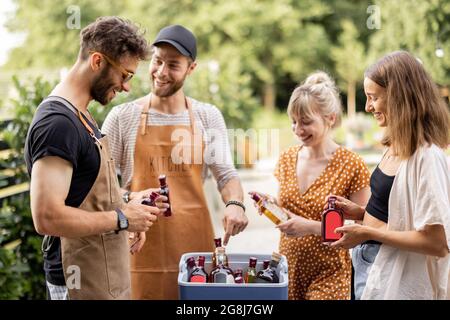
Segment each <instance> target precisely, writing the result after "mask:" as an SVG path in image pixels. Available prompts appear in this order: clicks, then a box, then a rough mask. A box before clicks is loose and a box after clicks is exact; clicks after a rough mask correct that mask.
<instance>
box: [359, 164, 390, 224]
mask: <svg viewBox="0 0 450 320" xmlns="http://www.w3.org/2000/svg"><path fill="white" fill-rule="evenodd" d="M394 178H395V176H388V175H387V174H385V173H383V171H381V169H380V168H379V167H378V166H377V167H376V168H375V170H374V172H373V173H372V176H371V177H370V191H371V192H372V195H371V197H370V199H369V202H368V203H367V207H366V211H367V212H368V213H369V214H370V215H372V216H374V217H375V218H377V219H379V220H381V221H383V222H385V223H387V222H388V216H389V194H390V193H391V189H392V183H393V182H394Z"/></svg>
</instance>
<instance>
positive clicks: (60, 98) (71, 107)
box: [43, 96, 102, 147]
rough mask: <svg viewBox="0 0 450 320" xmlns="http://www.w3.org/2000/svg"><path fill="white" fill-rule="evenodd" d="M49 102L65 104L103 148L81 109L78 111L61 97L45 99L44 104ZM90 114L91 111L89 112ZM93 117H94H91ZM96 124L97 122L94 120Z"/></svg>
mask: <svg viewBox="0 0 450 320" xmlns="http://www.w3.org/2000/svg"><path fill="white" fill-rule="evenodd" d="M47 101H56V102H59V103H61V104H63V105H64V106H65V107H67V108H68V109H69V110H71V111H72V112H73V113H75V115H77V117H78V119H80V121H81V123H82V124H83V126H84V127H85V128H86V130H87V131H88V132H89V135H90V136H91V137H92V138H93V139H94V140H95V141H96V142H97V143H98V144H99V145H100V147H101V146H102V144H101V143H100V140H98V139H97V137H96V136H95V133H94V130H93V129H92V128H91V126H90V125H88V123H87V122H86V120H85V119H84V117H83V115H82V114H81V111H80V110H79V109H77V108H76V107H75V106H74V105H72V104H71V103H70V102H69V101H67V100H66V99H64V98H62V97H59V96H49V97H47V98H46V99H44V101H43V102H47ZM88 112H89V111H88ZM91 117H92V116H91ZM92 119H94V118H92ZM94 122H95V120H94ZM95 125H97V123H95Z"/></svg>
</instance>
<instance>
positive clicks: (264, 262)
mask: <svg viewBox="0 0 450 320" xmlns="http://www.w3.org/2000/svg"><path fill="white" fill-rule="evenodd" d="M269 264H270V260H264V261H263V269H267V268H268V267H269Z"/></svg>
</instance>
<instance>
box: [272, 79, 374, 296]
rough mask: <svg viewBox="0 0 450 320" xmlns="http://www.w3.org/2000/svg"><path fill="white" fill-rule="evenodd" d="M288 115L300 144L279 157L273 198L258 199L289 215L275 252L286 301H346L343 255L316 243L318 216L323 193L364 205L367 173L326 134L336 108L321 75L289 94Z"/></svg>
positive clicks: (347, 273)
mask: <svg viewBox="0 0 450 320" xmlns="http://www.w3.org/2000/svg"><path fill="white" fill-rule="evenodd" d="M288 114H289V117H290V118H291V119H292V129H293V131H294V134H295V135H296V136H297V137H298V138H299V140H300V144H299V145H296V146H293V147H291V148H289V149H288V150H286V151H285V152H283V153H282V154H281V156H280V158H279V162H278V165H277V169H276V172H275V176H276V177H277V179H278V180H279V184H280V188H279V195H278V199H274V198H271V197H270V196H267V195H264V196H266V197H268V198H269V199H270V200H271V201H274V202H277V204H278V205H280V206H281V207H283V208H285V209H287V210H288V211H290V213H289V214H290V217H291V219H290V220H288V221H287V222H285V223H283V224H280V225H278V228H279V229H280V231H281V232H282V234H281V240H280V252H281V253H282V254H283V255H286V257H287V259H288V264H289V299H296V300H297V299H300V300H305V299H306V300H318V299H320V300H324V299H327V300H328V299H330V300H334V299H349V298H350V286H351V260H350V256H349V252H348V250H344V249H336V248H331V247H329V246H327V245H324V244H322V242H321V237H320V234H321V223H320V221H321V214H322V211H323V209H322V208H323V206H324V204H325V201H326V197H327V195H329V194H336V195H340V196H342V197H344V198H349V199H350V200H352V201H353V202H355V203H358V204H359V205H360V206H365V205H366V203H367V200H368V198H369V193H370V191H369V175H370V173H369V171H368V169H367V166H366V165H365V163H364V162H363V160H362V159H361V158H360V157H359V156H358V155H356V154H354V153H353V152H351V151H349V150H347V149H345V148H344V147H341V146H339V145H338V144H337V143H336V142H334V141H333V139H332V137H331V135H330V133H331V129H332V128H334V127H336V126H337V125H338V123H339V118H340V114H341V103H340V99H339V95H338V92H337V89H336V87H335V84H334V82H333V81H332V80H331V78H330V77H329V76H328V75H327V74H326V73H324V72H316V73H314V74H311V75H310V76H309V77H308V78H307V79H306V81H305V82H304V83H303V84H302V85H300V86H299V87H297V88H296V89H295V90H294V92H293V93H292V96H291V98H290V101H289V106H288Z"/></svg>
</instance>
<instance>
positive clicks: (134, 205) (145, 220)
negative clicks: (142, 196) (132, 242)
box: [122, 199, 162, 232]
mask: <svg viewBox="0 0 450 320" xmlns="http://www.w3.org/2000/svg"><path fill="white" fill-rule="evenodd" d="M139 201H140V200H137V199H135V200H132V201H130V202H129V203H127V204H126V205H125V206H124V207H123V209H122V211H123V213H124V214H125V216H126V217H127V219H128V232H142V231H147V230H148V229H149V228H150V227H151V226H152V225H153V223H154V222H155V221H156V219H157V216H158V215H160V214H161V213H162V211H161V209H159V208H157V207H149V206H146V205H143V204H141V203H140V202H139Z"/></svg>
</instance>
